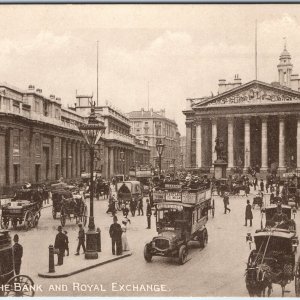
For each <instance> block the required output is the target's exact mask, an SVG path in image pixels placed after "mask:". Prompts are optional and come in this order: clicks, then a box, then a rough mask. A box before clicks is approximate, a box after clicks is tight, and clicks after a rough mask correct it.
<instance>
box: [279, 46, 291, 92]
mask: <svg viewBox="0 0 300 300" xmlns="http://www.w3.org/2000/svg"><path fill="white" fill-rule="evenodd" d="M277 69H278V78H279V83H280V85H283V86H286V87H290V85H291V75H292V71H293V65H292V63H291V55H290V53H289V52H288V51H287V49H286V44H285V45H284V49H283V51H282V53H281V54H280V57H279V64H278V65H277Z"/></svg>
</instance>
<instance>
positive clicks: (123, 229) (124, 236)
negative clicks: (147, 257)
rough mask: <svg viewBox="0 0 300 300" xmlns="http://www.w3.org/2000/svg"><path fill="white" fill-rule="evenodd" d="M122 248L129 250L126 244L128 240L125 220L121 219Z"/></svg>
mask: <svg viewBox="0 0 300 300" xmlns="http://www.w3.org/2000/svg"><path fill="white" fill-rule="evenodd" d="M121 228H122V250H123V251H129V250H130V249H129V244H128V240H127V235H126V231H127V220H124V221H122V225H121Z"/></svg>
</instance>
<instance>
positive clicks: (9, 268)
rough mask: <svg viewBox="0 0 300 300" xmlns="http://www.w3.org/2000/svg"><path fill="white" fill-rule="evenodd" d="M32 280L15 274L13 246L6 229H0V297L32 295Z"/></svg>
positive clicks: (33, 291) (33, 292)
mask: <svg viewBox="0 0 300 300" xmlns="http://www.w3.org/2000/svg"><path fill="white" fill-rule="evenodd" d="M34 294H35V290H34V282H33V280H32V279H31V278H30V277H29V276H26V275H16V276H15V270H14V262H13V247H12V242H11V237H10V235H9V231H8V230H1V231H0V297H3V296H8V297H14V296H18V297H23V296H27V297H33V296H34Z"/></svg>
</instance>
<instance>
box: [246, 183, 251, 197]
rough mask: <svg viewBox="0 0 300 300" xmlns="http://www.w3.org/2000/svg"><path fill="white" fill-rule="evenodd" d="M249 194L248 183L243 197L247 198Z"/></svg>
mask: <svg viewBox="0 0 300 300" xmlns="http://www.w3.org/2000/svg"><path fill="white" fill-rule="evenodd" d="M249 194H250V185H249V183H247V184H246V187H245V195H246V197H248V195H249Z"/></svg>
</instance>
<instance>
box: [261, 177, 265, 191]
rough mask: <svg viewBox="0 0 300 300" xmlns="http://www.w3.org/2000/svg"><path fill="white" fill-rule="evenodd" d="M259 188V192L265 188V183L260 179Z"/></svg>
mask: <svg viewBox="0 0 300 300" xmlns="http://www.w3.org/2000/svg"><path fill="white" fill-rule="evenodd" d="M260 190H261V192H264V190H265V184H264V181H263V180H262V179H261V180H260Z"/></svg>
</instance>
